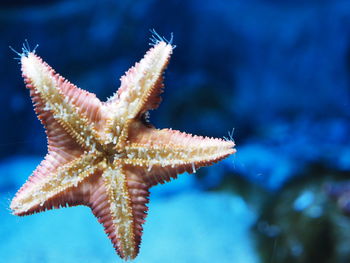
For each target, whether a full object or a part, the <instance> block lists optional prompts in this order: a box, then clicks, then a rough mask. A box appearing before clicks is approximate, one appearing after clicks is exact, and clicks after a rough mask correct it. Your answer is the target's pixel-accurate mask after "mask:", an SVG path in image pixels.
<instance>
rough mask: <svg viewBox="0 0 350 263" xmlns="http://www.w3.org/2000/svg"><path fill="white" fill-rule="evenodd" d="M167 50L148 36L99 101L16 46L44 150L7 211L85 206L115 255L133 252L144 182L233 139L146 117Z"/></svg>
mask: <svg viewBox="0 0 350 263" xmlns="http://www.w3.org/2000/svg"><path fill="white" fill-rule="evenodd" d="M173 49H174V46H173V45H172V43H171V41H167V40H165V39H164V38H160V37H159V36H157V35H156V36H155V37H154V38H153V44H152V47H151V48H150V50H149V51H148V52H147V53H146V55H145V56H144V58H143V59H142V60H141V61H140V62H139V63H136V64H135V66H134V67H132V68H130V69H129V70H128V71H127V72H126V74H125V75H124V76H123V77H121V86H120V88H119V89H118V91H117V92H116V93H115V94H114V95H113V96H112V97H111V98H109V99H108V100H107V101H106V102H101V101H100V100H99V99H98V98H97V97H96V96H95V94H93V93H89V92H87V91H85V90H82V89H80V88H77V87H76V86H75V85H73V84H71V83H70V82H68V81H67V80H65V79H64V78H63V77H61V76H60V75H59V74H56V73H55V71H54V70H53V69H52V68H51V67H50V66H49V65H48V64H46V63H45V62H44V61H43V60H42V59H41V58H40V57H39V56H38V55H36V54H35V49H34V50H32V51H30V50H29V49H28V48H25V47H24V48H23V49H22V51H23V52H22V53H21V54H20V58H19V59H20V64H21V69H22V76H23V78H24V82H25V84H26V87H27V88H28V89H29V91H30V96H31V99H32V102H33V104H34V108H35V112H36V114H37V115H38V118H39V120H40V121H41V123H42V124H43V125H44V127H45V128H46V135H47V141H48V153H47V155H46V156H45V159H44V160H43V161H42V162H41V163H40V164H39V165H38V167H37V168H36V169H35V171H34V172H33V173H32V175H31V176H30V177H29V179H28V180H27V182H26V183H25V184H24V185H23V186H22V187H21V188H20V189H19V191H18V192H17V194H16V195H15V197H14V198H13V200H12V202H11V205H10V207H11V210H12V212H13V214H14V215H18V216H24V215H29V214H33V213H37V212H41V211H45V210H48V209H53V208H60V207H66V206H76V205H85V206H88V207H90V208H91V210H92V213H93V214H94V215H95V216H96V217H97V219H98V221H99V222H100V223H101V224H102V225H103V227H104V230H105V232H106V234H107V235H108V237H109V238H110V240H111V242H112V244H113V246H114V248H115V250H116V252H117V253H118V254H119V256H120V257H121V258H123V259H125V260H130V259H133V258H135V257H136V256H137V254H138V252H139V246H140V243H141V236H142V229H143V227H142V224H143V223H144V222H145V217H146V213H147V206H146V205H147V203H148V197H149V189H150V187H152V186H154V185H157V184H163V183H165V182H167V181H170V180H171V179H172V178H176V177H177V175H178V174H180V173H183V172H188V173H193V172H195V171H196V170H197V169H198V168H199V167H201V166H208V165H211V164H212V163H215V162H217V161H219V160H221V159H223V158H225V157H227V156H229V155H230V154H233V153H234V152H235V149H234V143H233V141H230V140H222V139H215V138H208V137H201V136H193V135H191V134H186V133H183V132H179V131H176V130H172V129H156V128H154V127H153V126H152V125H151V124H150V123H149V121H148V118H147V116H148V111H149V110H152V109H155V108H157V107H158V105H159V103H160V101H161V98H160V93H161V92H162V89H163V72H164V70H165V68H166V67H167V64H168V62H169V59H170V56H171V54H172V52H173Z"/></svg>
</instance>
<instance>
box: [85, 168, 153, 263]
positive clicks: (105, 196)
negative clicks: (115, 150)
mask: <svg viewBox="0 0 350 263" xmlns="http://www.w3.org/2000/svg"><path fill="white" fill-rule="evenodd" d="M102 177H103V185H101V187H99V190H98V191H95V192H96V194H94V197H92V199H91V202H90V203H91V205H90V206H91V208H92V211H93V213H94V214H95V216H96V217H97V218H98V219H99V222H100V223H101V224H103V226H104V228H105V232H106V233H107V235H108V237H109V238H110V239H111V241H112V243H113V245H114V248H115V249H116V251H117V252H118V254H119V255H120V256H121V257H122V258H124V259H126V260H128V259H133V258H135V257H136V255H137V254H138V251H139V244H140V242H141V234H142V224H143V222H144V218H145V216H146V213H145V212H146V210H147V207H146V203H147V202H148V195H149V192H148V185H147V184H146V183H145V182H144V181H143V179H142V178H139V177H138V176H137V174H135V171H134V170H133V169H132V167H127V166H125V167H122V166H121V165H117V166H114V168H111V167H106V169H105V170H104V173H103V175H102ZM97 192H99V194H97Z"/></svg>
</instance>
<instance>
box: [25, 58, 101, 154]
mask: <svg viewBox="0 0 350 263" xmlns="http://www.w3.org/2000/svg"><path fill="white" fill-rule="evenodd" d="M21 64H22V74H23V77H24V81H25V83H26V86H27V88H28V89H29V90H30V95H31V97H32V100H33V102H34V105H35V111H36V113H37V114H38V115H39V119H40V120H41V121H42V122H43V124H44V125H45V126H46V128H47V129H50V125H49V124H50V122H49V121H47V119H48V118H49V117H52V118H53V119H54V121H55V122H57V123H59V124H60V126H61V127H62V128H63V129H64V130H65V132H66V133H68V134H69V135H70V136H71V138H72V139H74V141H76V142H77V143H78V144H79V145H80V146H82V147H83V148H86V149H90V148H93V147H94V146H95V145H96V143H97V142H98V135H97V132H96V128H95V123H97V124H98V125H99V123H100V120H101V113H100V110H99V109H100V108H101V107H100V106H101V103H100V101H99V100H98V99H97V98H96V96H95V95H93V94H91V93H88V92H86V91H82V90H80V89H78V88H76V87H75V86H74V85H72V84H70V83H69V82H68V81H66V80H65V79H64V78H62V77H61V76H60V75H58V74H56V73H55V71H54V70H53V69H52V68H51V67H50V66H49V65H47V64H46V63H45V62H43V61H42V59H41V58H39V57H38V56H36V55H35V54H34V53H28V54H27V56H25V55H23V56H22V57H21ZM54 121H51V122H54Z"/></svg>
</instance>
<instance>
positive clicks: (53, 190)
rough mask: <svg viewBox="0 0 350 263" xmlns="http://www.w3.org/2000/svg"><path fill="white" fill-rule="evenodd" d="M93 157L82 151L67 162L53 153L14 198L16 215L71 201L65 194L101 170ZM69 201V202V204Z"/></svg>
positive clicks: (58, 205)
mask: <svg viewBox="0 0 350 263" xmlns="http://www.w3.org/2000/svg"><path fill="white" fill-rule="evenodd" d="M94 159H95V158H94V156H92V155H86V154H83V155H81V156H80V157H76V158H75V159H74V160H72V161H70V162H68V163H66V164H64V165H62V164H63V163H65V160H63V158H62V157H59V156H58V154H56V153H50V154H48V155H47V156H46V158H45V160H44V161H42V162H41V164H40V165H39V166H38V167H37V169H36V170H35V171H34V172H33V174H32V175H31V177H29V179H28V181H27V182H26V183H25V184H24V185H23V186H22V187H21V188H20V189H19V190H18V192H17V194H16V195H15V197H14V198H13V199H12V202H11V205H10V208H11V210H12V211H13V214H15V215H28V214H32V213H36V212H41V211H45V210H48V209H52V208H58V207H60V206H66V204H67V202H68V201H69V200H66V199H65V198H62V196H63V194H64V193H65V192H67V191H69V190H71V189H72V188H74V187H77V185H78V184H79V183H80V182H82V181H83V180H84V179H85V178H87V177H88V176H90V175H91V174H93V173H95V172H96V171H97V170H98V165H93V162H94ZM68 204H69V203H68Z"/></svg>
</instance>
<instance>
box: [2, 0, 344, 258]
mask: <svg viewBox="0 0 350 263" xmlns="http://www.w3.org/2000/svg"><path fill="white" fill-rule="evenodd" d="M0 21H1V22H0V32H1V38H0V44H1V45H0V62H1V65H2V66H1V67H0V78H1V95H0V105H1V110H0V123H1V129H0V158H1V159H0V198H1V200H0V215H1V216H0V236H1V239H0V255H1V256H0V262H52V263H53V262H76V261H77V260H80V261H81V262H121V261H120V260H119V258H118V256H117V255H116V254H115V252H114V250H113V248H112V246H111V244H110V241H109V240H108V238H107V237H106V236H105V234H104V232H103V229H102V226H101V225H99V224H98V223H97V220H96V219H95V218H94V217H93V216H92V214H91V212H90V210H89V209H88V208H86V207H75V208H68V209H61V210H54V211H48V212H45V213H41V214H37V215H32V216H29V217H23V218H19V217H15V216H12V215H11V214H10V211H9V203H10V200H11V199H12V197H13V195H14V194H15V192H16V191H17V189H19V187H20V186H21V185H22V184H23V183H24V182H25V180H26V178H27V177H28V176H29V175H30V173H31V172H32V171H33V170H34V169H35V167H36V165H37V164H39V162H40V160H41V159H42V158H43V156H45V154H46V138H45V133H44V130H43V128H42V126H41V124H40V122H39V121H38V120H37V119H36V116H35V114H34V111H33V110H32V108H33V107H32V104H31V101H30V98H29V94H28V90H26V89H25V88H24V84H23V80H22V78H21V72H20V65H18V64H17V62H18V61H16V60H14V59H13V58H14V57H16V54H14V53H13V52H12V51H11V50H10V49H9V48H8V46H9V45H11V46H12V47H13V48H14V49H17V50H20V48H21V45H22V43H23V42H24V40H25V39H28V42H29V43H30V44H31V45H32V46H33V47H34V46H35V44H39V47H38V48H37V53H38V54H39V55H40V56H41V57H42V58H43V59H44V60H45V61H46V62H48V63H49V64H50V65H51V66H52V67H53V68H55V69H56V70H57V72H58V73H60V74H61V75H62V76H64V77H66V78H67V79H69V80H70V81H71V82H73V83H74V84H76V85H77V86H79V87H81V88H83V89H86V90H88V91H90V92H93V93H96V95H97V97H98V98H100V99H101V100H106V99H107V97H109V96H111V95H112V94H113V93H114V92H115V91H116V89H117V88H118V87H119V78H120V76H122V75H123V74H124V72H125V71H126V70H127V69H128V68H129V67H131V66H132V65H133V64H134V63H135V62H136V61H138V60H139V59H140V58H142V56H143V55H144V53H145V52H146V51H147V49H148V48H149V42H150V41H149V40H148V38H149V37H150V36H151V33H150V32H149V29H152V28H154V29H156V31H157V32H158V33H159V34H160V35H162V36H165V37H167V38H168V37H169V36H170V33H171V32H173V34H174V44H176V46H177V47H176V49H175V50H174V54H173V56H172V59H171V62H170V64H169V67H168V69H167V71H166V72H165V92H164V94H163V95H162V97H163V102H162V104H161V105H160V107H159V108H158V109H157V110H155V111H152V112H151V122H152V123H153V124H154V125H155V126H156V127H157V128H173V129H178V130H181V131H185V132H189V133H193V134H198V135H205V136H213V137H221V138H223V137H224V136H226V137H228V136H230V135H229V133H230V134H233V135H232V136H233V139H234V140H235V142H236V144H237V150H238V152H237V154H236V155H234V156H232V157H230V158H228V159H226V160H224V161H222V162H220V163H218V164H215V165H214V166H212V167H208V168H202V169H200V170H199V171H198V172H197V173H196V174H194V175H188V174H183V175H181V176H180V177H179V179H178V180H176V181H173V182H171V183H168V184H166V185H162V186H157V187H156V188H154V189H152V195H151V201H150V205H149V207H150V210H149V216H148V217H147V221H146V224H145V225H144V236H143V242H142V244H141V250H140V255H139V256H138V258H137V259H136V260H135V262H236V263H239V262H242V263H255V262H263V261H262V259H261V258H260V255H259V252H258V249H257V245H256V238H255V237H254V235H253V234H252V228H253V226H254V224H255V223H256V221H257V219H258V218H259V216H260V214H261V213H262V211H261V210H260V209H259V200H257V199H259V198H255V197H256V196H258V193H261V192H264V193H280V192H283V191H284V190H285V187H287V185H288V183H290V182H293V181H294V180H297V179H298V178H316V179H317V178H321V177H322V176H324V174H326V173H327V174H333V173H337V174H340V175H341V177H342V178H343V179H347V178H349V171H350V147H349V146H350V136H349V134H350V118H349V114H350V106H349V105H350V104H349V100H350V88H349V71H350V67H349V66H350V61H349V58H350V57H349V54H350V53H349V51H350V2H349V1H340V0H322V1H312V0H308V1H301V0H299V1H286V0H285V1H273V0H266V1H262V0H260V1H258V0H237V1H230V0H216V1H209V0H190V1H175V0H171V1H161V0H146V1H136V0H135V1H132V0H126V1H112V0H103V1H91V0H89V1H87V0H85V1H82V0H78V1H69V0H62V1H59V0H56V1H45V2H44V1H31V2H29V1H24V0H23V1H7V0H5V1H2V3H1V4H0ZM314 167H318V168H319V169H321V171H325V172H323V173H312V172H310V170H312V169H313V168H314ZM242 184H244V185H245V189H250V191H246V192H244V191H243V193H242V191H240V190H239V189H238V190H237V188H239V186H240V185H242ZM254 189H255V190H254ZM301 200H303V199H301ZM118 260H119V261H118Z"/></svg>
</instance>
